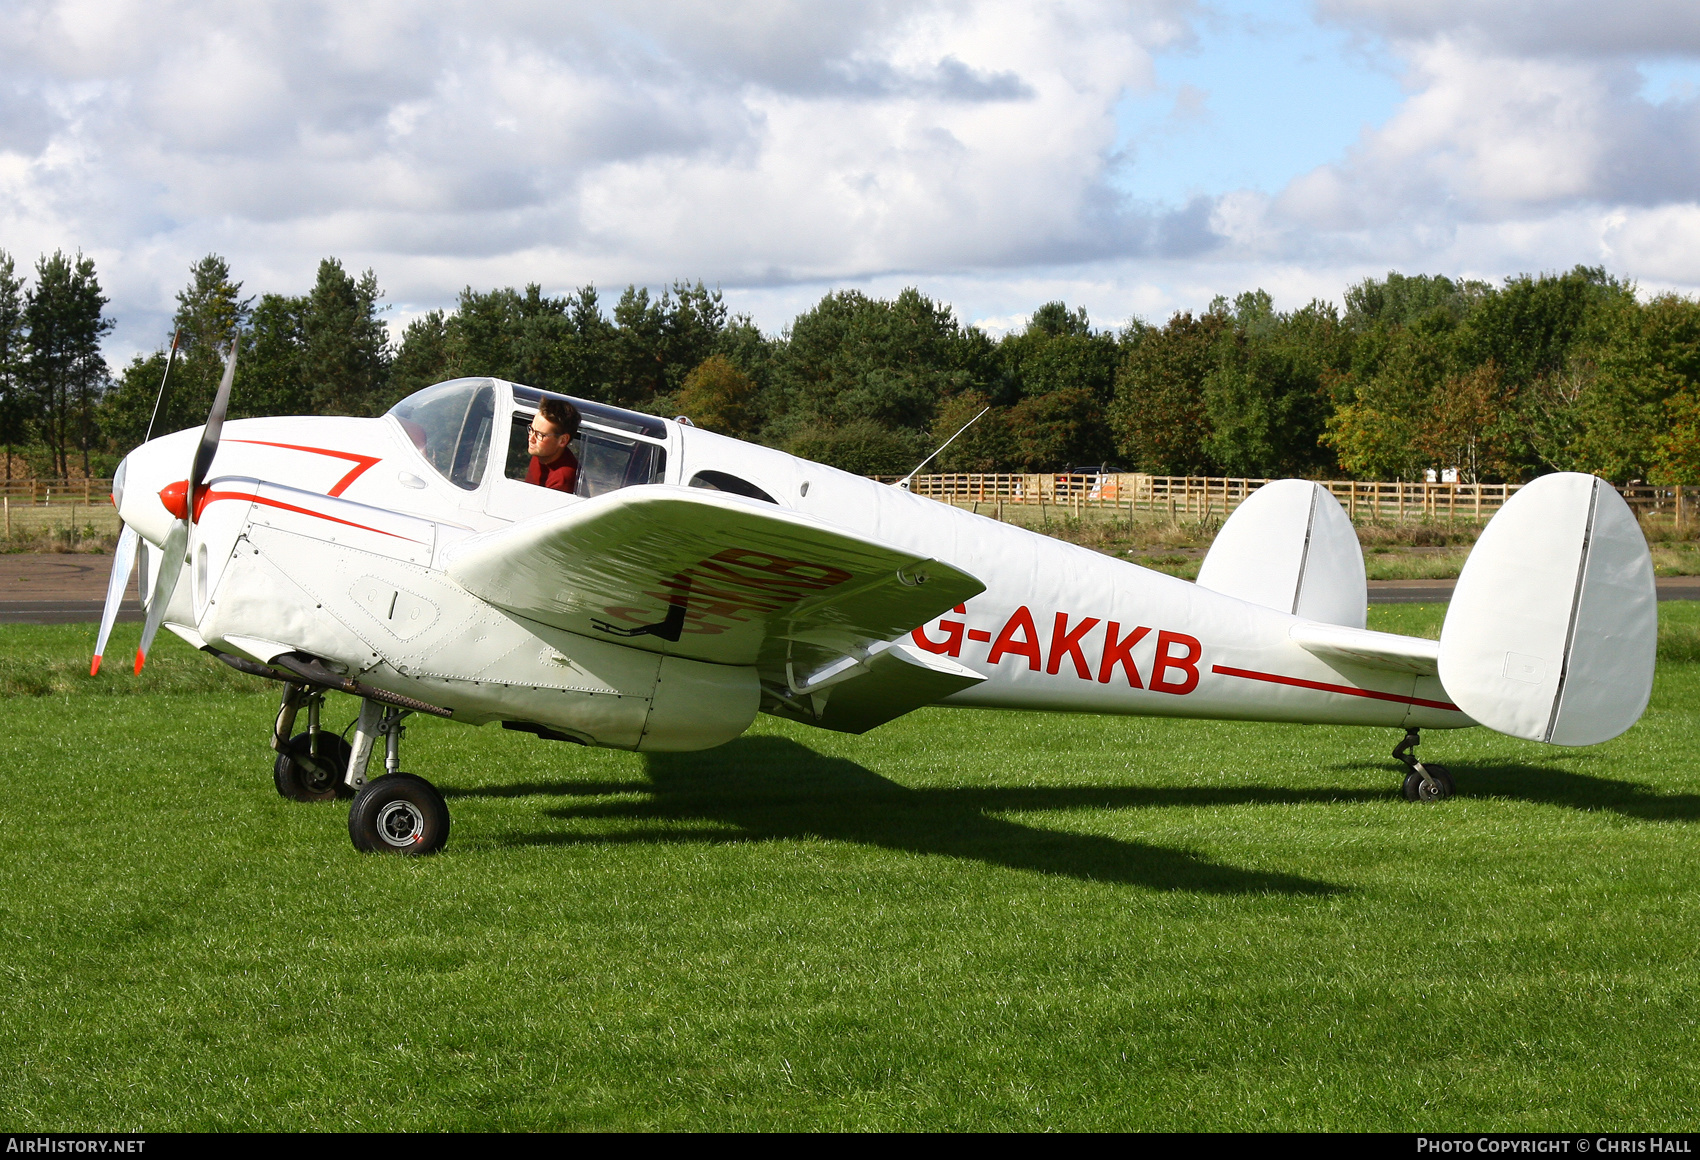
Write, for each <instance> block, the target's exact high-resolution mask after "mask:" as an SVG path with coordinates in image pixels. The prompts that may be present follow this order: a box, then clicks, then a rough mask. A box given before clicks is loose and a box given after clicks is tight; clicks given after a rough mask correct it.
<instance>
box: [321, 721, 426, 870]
mask: <svg viewBox="0 0 1700 1160" xmlns="http://www.w3.org/2000/svg"><path fill="white" fill-rule="evenodd" d="M405 716H407V711H406V710H403V709H397V708H395V707H393V706H389V707H386V706H384V705H381V704H379V703H378V702H376V701H372V700H368V701H366V702H365V703H364V704H362V705H361V707H360V721H359V724H358V725H356V726H355V734H354V745H353V748H352V753H351V754H350V757H349V762H348V772H347V774H346V776H345V777H344V779H343V784H344V785H345V786H346V787H348V788H349V790H350V791H351V792H353V793H354V803H353V805H351V806H350V807H349V810H348V836H349V838H350V840H352V841H353V843H354V848H355V849H356V850H360V851H362V852H365V853H369V854H386V853H387V854H409V855H414V856H418V855H421V854H435V853H436V852H437V851H438V850H441V849H442V848H443V843H445V842H447V841H448V840H449V807H448V803H447V802H445V801H444V800H443V795H442V794H440V793H438V792H437V787H436V786H434V785H432V784H431V783H430V782H428V781H426V780H425V779H424V778H422V777H419V776H418V775H416V774H411V773H402V772H401V736H402V733H403V732H404V730H403V729H402V724H401V720H402V718H403V717H405ZM379 737H382V738H383V739H384V773H383V775H382V776H381V777H375V778H373V779H372V780H371V781H367V780H366V765H367V763H368V762H369V761H370V760H371V757H372V745H373V742H374V741H375V740H376V739H377V738H379Z"/></svg>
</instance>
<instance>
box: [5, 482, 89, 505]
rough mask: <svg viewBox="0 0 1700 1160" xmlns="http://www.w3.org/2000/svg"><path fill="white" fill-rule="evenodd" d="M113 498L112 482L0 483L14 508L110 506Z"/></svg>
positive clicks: (6, 497)
mask: <svg viewBox="0 0 1700 1160" xmlns="http://www.w3.org/2000/svg"><path fill="white" fill-rule="evenodd" d="M111 495H112V481H111V480H110V479H6V480H0V497H4V498H5V499H6V500H7V501H8V502H9V503H11V504H14V505H17V504H29V505H39V504H69V503H79V504H86V503H107V502H109V500H108V497H109V496H111Z"/></svg>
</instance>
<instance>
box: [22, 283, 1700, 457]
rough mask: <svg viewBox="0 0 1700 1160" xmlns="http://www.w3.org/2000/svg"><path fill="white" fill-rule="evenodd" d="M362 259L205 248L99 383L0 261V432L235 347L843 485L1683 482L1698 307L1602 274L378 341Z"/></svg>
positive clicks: (142, 416) (1696, 441) (379, 404)
mask: <svg viewBox="0 0 1700 1160" xmlns="http://www.w3.org/2000/svg"><path fill="white" fill-rule="evenodd" d="M382 299H383V294H382V291H381V290H380V288H379V286H378V283H377V279H376V277H375V276H374V275H373V273H372V271H370V270H368V271H365V272H364V273H362V274H359V275H355V274H353V273H351V272H350V271H348V270H345V269H344V268H343V266H342V264H341V263H340V262H339V261H337V260H336V259H334V258H327V259H325V260H324V261H323V262H321V263H320V265H319V269H318V275H317V278H316V280H315V282H314V284H313V286H312V288H311V289H310V290H308V291H307V292H306V293H304V294H301V295H296V296H290V295H281V294H265V295H262V296H258V297H257V298H256V297H254V296H244V295H243V292H242V284H241V283H240V282H238V281H235V280H234V279H233V277H232V274H231V271H230V269H229V266H228V264H227V263H226V262H225V261H224V260H223V259H222V258H220V257H219V256H217V255H208V256H207V257H206V258H203V259H202V260H201V261H199V262H197V263H195V265H194V266H193V267H192V268H191V271H190V278H189V281H188V284H187V285H186V286H185V287H184V289H183V290H182V291H181V292H180V293H179V294H178V296H177V303H178V309H177V311H176V315H175V317H174V319H173V330H174V331H176V332H180V333H181V336H182V337H181V343H180V349H179V354H178V359H177V362H176V365H175V369H173V371H172V374H171V387H170V390H169V391H168V393H167V397H166V400H165V402H164V404H163V406H162V408H161V413H160V414H159V415H158V417H157V418H155V417H154V415H153V412H154V407H155V400H156V396H157V393H158V389H159V384H160V379H161V376H162V374H163V373H164V370H165V365H166V360H167V353H168V351H167V346H166V343H162V344H161V347H160V349H159V350H158V351H155V352H153V353H150V354H147V355H142V356H138V357H136V358H135V359H134V360H132V361H131V363H130V364H129V365H127V366H125V367H123V368H122V369H121V370H120V371H119V372H118V373H117V374H116V375H113V374H111V372H110V371H109V370H108V368H107V367H106V364H105V363H104V362H103V361H102V360H101V359H100V356H99V346H100V340H101V338H102V337H104V335H105V334H106V333H108V332H109V331H110V329H111V323H110V321H109V320H107V319H106V318H105V315H104V313H103V310H104V306H105V303H106V299H105V298H104V297H103V296H102V295H101V292H100V287H99V282H98V280H97V278H96V276H95V271H94V267H93V263H92V262H90V261H89V260H88V259H87V258H84V257H83V256H82V255H80V254H79V255H77V256H76V257H75V258H68V257H66V256H65V255H63V254H60V253H55V254H54V255H52V256H51V257H47V256H44V257H42V258H41V259H40V260H39V261H38V262H37V264H36V277H35V281H34V284H33V285H30V286H25V285H24V280H23V279H22V278H21V277H18V276H17V275H16V274H15V272H14V268H13V263H12V260H11V259H10V258H9V257H7V256H6V255H5V254H4V253H3V252H0V424H3V430H0V437H3V440H4V442H5V443H6V446H7V454H8V456H10V455H11V453H12V448H13V447H14V446H23V445H28V446H30V447H32V448H33V449H34V451H35V454H36V457H37V458H38V459H44V460H46V461H48V462H50V464H51V469H52V470H53V471H55V472H56V473H61V474H62V473H64V472H66V471H67V469H68V467H69V465H70V464H71V463H72V462H77V461H80V463H81V465H83V466H84V467H85V468H86V467H88V466H89V465H90V464H91V463H93V464H94V465H95V467H96V469H97V470H98V469H99V468H100V467H101V466H106V465H110V464H112V463H115V462H116V459H117V457H118V456H120V455H122V454H123V453H124V452H125V451H127V450H128V449H129V448H130V447H133V446H135V445H136V444H137V443H139V442H140V441H141V439H142V438H143V436H144V435H145V433H146V432H147V430H148V425H149V423H150V421H152V422H153V424H154V427H153V429H154V431H155V433H156V434H157V433H159V432H164V431H172V430H177V429H180V428H183V427H188V426H193V425H195V424H197V423H199V422H201V421H202V419H203V418H204V416H205V414H206V411H207V408H208V406H209V405H210V402H211V398H212V395H213V392H214V389H215V388H216V385H217V382H218V378H219V373H220V370H221V362H222V359H223V357H224V356H225V354H226V353H227V352H228V350H229V347H230V343H231V342H232V341H233V340H234V338H235V336H237V335H238V334H240V335H241V336H242V352H241V363H240V367H241V369H240V372H239V375H238V388H237V391H236V393H235V395H234V396H233V398H232V404H231V414H232V416H233V417H241V416H244V415H276V414H339V415H374V414H381V413H382V412H383V411H384V410H386V409H387V408H388V407H389V406H391V405H392V404H393V403H394V402H396V401H397V400H398V399H400V398H403V397H404V396H406V395H408V394H411V393H412V392H413V391H416V390H418V389H420V388H422V387H425V386H428V385H430V384H431V383H434V382H439V381H442V380H444V379H449V378H456V377H460V376H463V375H495V376H498V377H501V378H506V379H510V380H512V381H515V382H521V383H528V384H530V385H532V386H536V387H541V388H544V389H548V390H555V391H561V392H564V393H566V394H571V395H575V396H578V397H581V398H588V399H596V400H600V401H604V402H609V403H614V404H618V405H621V406H626V407H631V408H633V409H636V410H642V411H648V412H651V413H654V414H659V415H666V416H672V415H686V416H689V417H690V418H691V419H692V421H693V422H695V423H696V424H697V425H699V426H702V427H706V428H708V429H711V430H716V431H720V432H723V433H726V434H730V435H735V436H738V437H741V438H746V439H751V440H755V441H757V442H761V443H765V444H768V445H771V446H776V447H781V448H784V449H785V450H788V451H791V452H793V453H795V454H798V455H801V456H804V457H806V458H809V459H814V460H819V461H822V462H826V463H831V464H834V465H836V466H839V467H843V468H845V469H847V470H850V471H856V472H861V473H864V474H896V473H904V472H907V471H909V470H910V469H912V468H913V467H915V465H916V464H917V463H918V462H919V461H920V460H921V459H922V457H923V456H926V455H927V454H929V453H930V452H931V451H933V449H934V448H936V447H937V446H938V445H939V444H940V443H942V442H943V441H944V440H945V439H946V438H947V437H948V436H950V435H951V434H952V433H953V432H955V431H956V430H957V429H958V428H959V427H961V426H962V425H963V424H964V423H967V422H968V421H969V420H970V419H972V418H974V416H976V415H978V414H980V413H981V412H982V411H983V412H984V414H983V416H982V417H981V418H979V419H978V421H976V422H975V423H973V425H972V426H971V427H969V429H968V430H967V431H966V432H965V433H964V434H963V435H962V436H961V437H960V438H959V439H957V440H956V441H955V442H954V443H952V444H951V445H950V446H949V447H948V448H947V449H946V450H945V451H944V452H943V453H942V454H941V455H939V456H938V458H937V459H936V460H935V461H934V464H935V466H933V467H930V468H929V470H943V471H1058V470H1064V469H1067V468H1069V467H1074V466H1082V465H1088V464H1110V465H1112V466H1116V467H1120V468H1123V469H1126V470H1136V471H1148V472H1152V473H1155V474H1164V475H1183V474H1192V475H1230V476H1252V477H1266V476H1287V475H1297V476H1309V477H1313V478H1320V477H1351V478H1360V479H1415V478H1421V477H1422V475H1423V474H1424V473H1425V472H1427V471H1430V470H1441V471H1444V470H1448V469H1456V470H1457V471H1458V473H1459V474H1458V478H1459V479H1460V480H1461V481H1464V482H1475V481H1482V482H1499V481H1519V480H1524V479H1528V478H1530V477H1532V476H1535V475H1539V474H1542V473H1544V472H1549V471H1557V470H1581V471H1590V472H1594V473H1596V474H1599V475H1603V476H1605V477H1607V478H1609V479H1612V480H1614V481H1616V482H1627V481H1630V480H1634V479H1643V480H1649V481H1652V482H1658V483H1689V484H1692V483H1697V482H1700V302H1696V301H1695V300H1692V299H1689V298H1685V297H1682V296H1680V295H1674V294H1663V295H1658V296H1655V297H1652V298H1650V299H1648V300H1645V301H1643V300H1642V299H1641V298H1640V297H1639V296H1638V295H1637V294H1636V291H1635V287H1634V285H1633V284H1631V283H1629V282H1627V281H1624V280H1621V279H1618V278H1615V277H1613V276H1611V275H1609V274H1608V273H1606V272H1605V271H1604V270H1603V269H1599V268H1594V267H1585V266H1578V267H1576V268H1575V269H1574V270H1571V271H1569V272H1567V273H1559V274H1541V275H1519V276H1517V277H1514V278H1508V279H1506V280H1505V282H1504V283H1503V284H1502V285H1499V286H1491V285H1488V284H1486V283H1482V282H1475V281H1466V280H1454V279H1452V278H1448V277H1445V276H1441V275H1417V276H1406V275H1402V274H1399V273H1389V274H1388V275H1387V276H1386V277H1385V278H1370V279H1366V280H1364V281H1362V282H1360V283H1358V284H1356V285H1354V286H1352V287H1350V288H1349V289H1347V290H1346V292H1345V294H1344V295H1343V300H1344V304H1345V308H1344V310H1343V311H1342V310H1341V309H1339V308H1338V307H1336V306H1335V305H1334V304H1332V303H1329V302H1324V301H1313V302H1311V303H1310V304H1308V305H1306V306H1304V307H1303V308H1301V309H1298V310H1293V311H1285V312H1284V311H1278V310H1276V309H1275V308H1274V305H1273V302H1272V300H1271V299H1270V296H1269V295H1268V294H1267V293H1265V292H1263V291H1261V290H1254V291H1250V292H1247V293H1243V294H1240V295H1238V296H1236V297H1234V298H1233V299H1227V298H1218V299H1216V300H1215V301H1214V302H1212V303H1211V304H1210V305H1209V307H1208V308H1207V309H1205V310H1203V311H1202V312H1199V313H1196V314H1195V313H1193V312H1190V311H1182V312H1179V313H1176V314H1175V315H1174V316H1173V317H1171V318H1170V319H1168V320H1167V322H1164V323H1162V324H1161V325H1158V324H1153V323H1147V322H1144V321H1141V320H1138V319H1135V320H1133V321H1131V322H1129V323H1128V324H1127V325H1125V326H1123V327H1121V328H1119V329H1108V328H1103V327H1098V326H1094V325H1093V323H1092V321H1091V319H1090V318H1089V317H1088V316H1087V313H1086V311H1085V310H1084V309H1070V308H1069V307H1068V306H1067V305H1066V304H1065V303H1062V302H1051V303H1047V304H1046V305H1043V306H1041V307H1039V308H1038V309H1037V310H1035V311H1034V312H1033V314H1032V316H1031V317H1030V319H1029V320H1028V322H1027V324H1026V325H1025V326H1024V327H1023V328H1022V329H1021V330H1019V331H1017V332H1013V333H1010V334H1006V335H1004V336H1002V337H999V338H993V337H992V336H990V335H988V334H986V333H985V332H984V331H982V330H980V329H978V328H976V327H973V326H965V325H963V324H962V323H961V322H960V321H959V320H958V319H957V317H956V315H955V313H954V311H953V310H952V309H951V307H950V306H949V305H947V304H945V303H941V302H937V301H934V300H933V299H930V298H928V297H927V296H926V295H924V294H922V293H920V292H919V291H918V290H915V289H907V290H904V291H903V292H902V293H900V294H898V295H896V296H895V297H893V298H889V299H883V298H875V297H870V296H868V295H865V294H863V293H861V292H859V291H855V290H841V291H834V292H832V293H829V294H827V295H825V296H824V297H823V298H822V299H821V300H820V301H819V302H818V303H817V304H816V305H815V306H814V307H812V308H811V309H809V310H807V311H805V312H804V313H802V314H800V315H798V316H797V317H796V318H795V319H794V320H793V321H792V323H791V324H790V326H788V327H786V328H785V329H784V330H783V331H782V332H780V333H779V334H777V335H769V334H764V333H763V332H762V331H761V330H760V329H759V328H758V327H757V326H756V325H755V324H754V323H753V322H752V321H751V320H750V319H749V318H748V317H747V316H745V315H738V314H732V313H731V312H730V311H729V310H728V308H727V306H726V304H725V302H724V300H723V298H722V296H721V293H720V292H719V291H718V290H711V289H708V288H707V287H705V286H704V285H703V284H702V283H701V282H697V283H687V282H677V283H674V284H673V285H672V286H670V287H668V288H666V289H664V290H662V291H661V292H660V293H659V294H651V293H650V291H649V290H647V289H644V288H641V287H635V286H628V287H627V288H626V289H625V290H624V291H623V292H622V293H621V294H620V296H619V297H618V299H617V300H615V301H614V302H613V303H612V306H611V307H610V306H607V305H606V304H605V302H604V299H603V298H602V296H601V295H600V294H599V292H598V291H597V289H596V287H594V286H585V287H583V288H581V289H579V290H578V291H576V292H575V293H572V294H569V295H564V296H560V297H555V296H551V295H547V294H544V293H543V292H542V290H541V289H540V287H538V286H537V285H530V286H527V287H525V288H524V289H523V290H516V289H513V288H503V289H495V290H474V289H472V288H470V287H468V288H467V289H465V290H463V291H461V294H460V296H459V299H458V301H457V303H456V305H455V307H454V309H452V310H446V311H444V310H436V311H431V312H430V313H428V314H425V315H424V316H422V317H419V318H416V319H414V320H413V321H412V322H410V323H409V324H408V325H407V326H406V327H405V328H404V329H403V330H402V333H401V336H400V340H399V341H392V340H391V335H390V331H389V329H388V328H387V327H386V325H385V322H384V318H383V314H384V310H385V307H384V305H383V301H382Z"/></svg>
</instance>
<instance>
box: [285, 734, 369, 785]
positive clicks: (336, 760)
mask: <svg viewBox="0 0 1700 1160" xmlns="http://www.w3.org/2000/svg"><path fill="white" fill-rule="evenodd" d="M310 744H311V737H310V735H308V734H306V733H299V734H297V735H296V736H294V737H292V738H290V740H289V745H288V746H287V747H286V749H285V750H284V752H282V753H280V754H278V755H277V760H276V761H274V762H272V784H273V785H275V786H277V792H278V793H280V794H282V795H283V796H284V797H286V798H288V799H289V800H290V801H292V802H328V801H334V800H335V799H337V798H339V797H353V796H354V791H353V790H351V789H349V788H348V786H347V784H346V783H345V781H344V777H345V776H346V774H347V773H348V755H349V752H350V749H351V747H350V746H349V744H348V742H346V741H344V740H343V739H342V738H341V737H338V736H337V735H336V734H335V733H321V734H319V756H318V757H317V758H316V759H315V758H313V757H312V756H311V755H310V754H309V753H308V749H309V747H310Z"/></svg>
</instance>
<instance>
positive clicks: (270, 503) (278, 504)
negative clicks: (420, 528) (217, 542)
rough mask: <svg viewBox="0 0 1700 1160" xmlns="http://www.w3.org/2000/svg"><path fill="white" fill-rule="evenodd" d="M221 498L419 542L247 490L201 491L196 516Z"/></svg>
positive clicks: (414, 542) (196, 506) (196, 505)
mask: <svg viewBox="0 0 1700 1160" xmlns="http://www.w3.org/2000/svg"><path fill="white" fill-rule="evenodd" d="M221 499H247V500H253V501H254V502H255V503H257V504H264V505H265V506H266V507H274V508H282V509H283V510H284V511H286V512H300V513H301V514H302V515H304V516H314V517H316V518H318V519H321V520H329V521H330V522H331V523H333V524H341V525H343V526H344V527H348V528H359V529H360V530H361V531H363V532H377V533H378V534H379V535H380V536H388V537H390V538H391V539H392V540H407V542H408V543H410V544H417V543H419V542H420V541H418V540H415V539H412V538H410V537H408V536H398V535H396V534H395V533H394V532H386V531H384V530H383V529H382V528H371V527H367V526H366V525H365V524H357V523H354V522H353V521H352V520H339V519H337V518H336V517H335V516H327V515H326V514H325V513H324V512H316V511H314V510H313V509H312V508H304V507H297V506H296V505H294V504H292V503H284V502H283V501H282V500H279V499H267V498H266V497H265V496H263V495H249V494H248V493H247V492H242V491H208V492H205V493H203V494H202V496H201V498H200V500H198V501H197V502H196V504H195V514H196V516H199V515H200V514H201V509H202V508H204V507H206V506H207V505H208V504H209V503H217V502H218V501H219V500H221Z"/></svg>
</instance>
